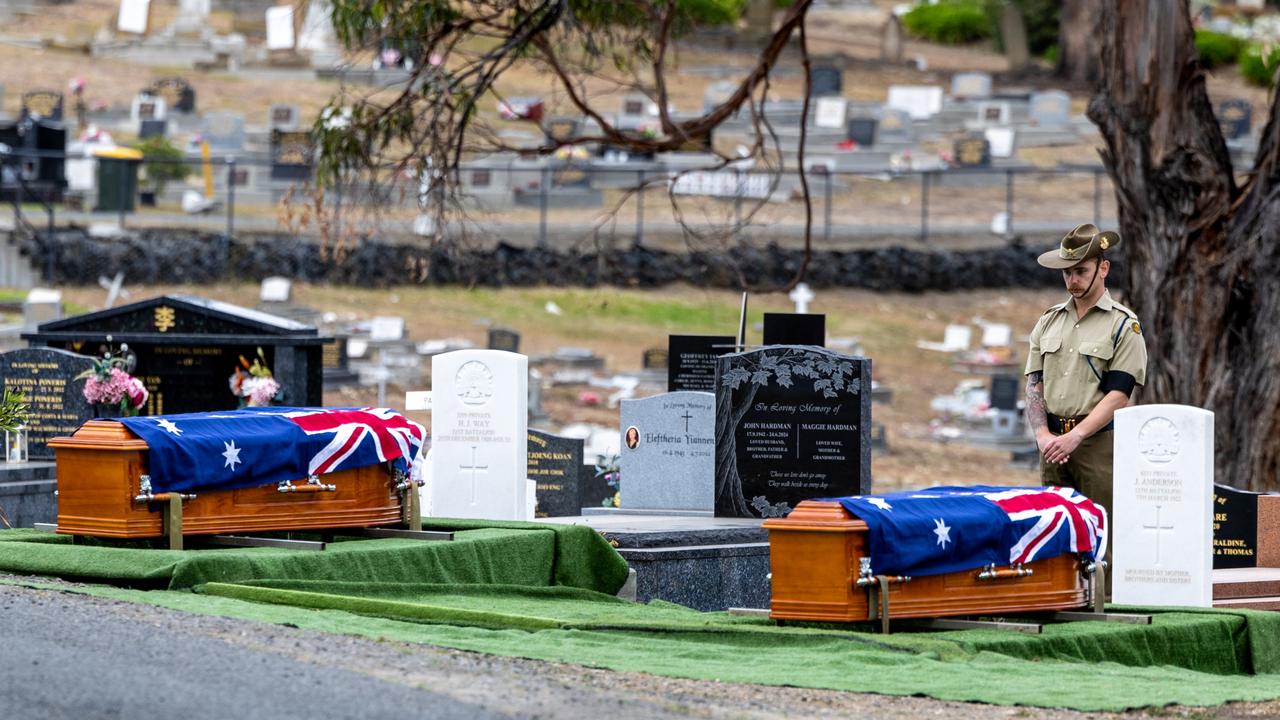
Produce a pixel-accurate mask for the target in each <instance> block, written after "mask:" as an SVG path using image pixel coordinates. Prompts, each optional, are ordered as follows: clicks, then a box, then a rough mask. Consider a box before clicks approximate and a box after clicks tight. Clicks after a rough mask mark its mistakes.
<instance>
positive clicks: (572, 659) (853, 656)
mask: <svg viewBox="0 0 1280 720" xmlns="http://www.w3.org/2000/svg"><path fill="white" fill-rule="evenodd" d="M24 584H34V585H37V586H38V585H39V583H24ZM270 584H272V585H275V584H280V583H270ZM50 587H52V586H50ZM310 588H311V589H309V590H297V589H287V588H281V587H262V586H249V585H241V586H231V585H227V584H210V585H206V586H204V587H202V588H200V591H201V592H198V593H191V592H173V591H150V592H146V591H140V590H132V589H122V588H115V587H105V586H89V587H85V588H77V589H75V590H73V591H74V592H85V593H89V594H93V595H97V596H102V597H109V598H115V599H120V600H127V601H132V602H143V603H150V604H153V605H157V606H162V607H168V608H172V609H176V610H182V611H187V612H195V613H202V614H210V615H219V616H225V617H234V618H241V619H247V620H256V621H261V622H268V623H276V624H289V625H292V626H296V627H300V628H306V629H312V630H318V631H323V632H332V633H344V634H350V635H357V636H363V637H368V638H373V639H377V640H389V641H402V642H409V643H426V644H431V645H436V646H441V647H449V648H456V649H460V650H471V651H477V652H486V653H492V654H495V655H502V656H509V657H523V658H531V659H537V660H548V661H557V662H568V663H575V664H578V665H585V666H590V667H599V668H606V669H610V670H615V671H635V672H646V673H651V674H656V675H665V676H671V677H683V678H693V679H701V680H715V681H721V682H743V683H756V684H764V685H787V686H795V687H810V688H827V689H834V690H848V691H856V692H873V693H882V694H888V695H925V696H928V697H933V698H938V699H942V700H958V701H976V702H985V703H993V704H1000V705H1027V706H1032V707H1058V708H1070V709H1075V710H1084V711H1120V710H1125V709H1132V708H1139V707H1160V706H1164V705H1168V704H1183V705H1218V704H1221V703H1225V702H1232V701H1261V700H1272V699H1276V698H1280V675H1273V674H1259V675H1245V674H1217V673H1213V672H1204V671H1197V670H1192V669H1187V668H1185V667H1176V666H1174V665H1173V664H1171V663H1173V662H1177V661H1181V660H1185V657H1163V658H1155V659H1156V661H1157V662H1160V663H1162V664H1155V665H1145V666H1133V665H1124V664H1121V663H1119V662H1115V661H1110V660H1108V661H1097V660H1073V659H1069V658H1068V657H1067V656H1066V655H1064V654H1063V648H1062V647H1057V648H1054V647H1052V644H1050V645H1046V646H1045V647H1044V649H1042V651H1040V652H1033V651H1032V648H1033V647H1034V646H1035V644H1036V643H1035V642H1034V641H1035V640H1036V637H1035V636H1026V638H1029V639H1030V640H1031V641H1032V642H1027V641H1026V640H1025V639H1024V638H1023V636H1021V635H1014V634H1012V633H1002V632H996V631H988V630H981V631H963V632H946V633H900V634H893V635H889V636H881V635H876V634H872V633H869V632H866V631H854V630H850V629H846V628H837V627H824V628H817V627H801V628H793V627H789V626H788V627H776V626H774V625H773V624H772V623H769V622H767V621H764V620H760V619H750V618H735V617H730V616H727V615H725V614H723V613H698V612H696V611H693V610H689V609H687V608H680V607H679V606H673V605H671V604H669V603H654V604H651V605H637V604H635V603H628V602H625V601H619V600H617V599H616V598H612V597H609V596H595V595H594V594H593V593H589V592H583V591H581V590H578V589H574V588H564V587H558V588H539V589H528V588H520V589H510V588H500V587H492V586H490V587H483V588H468V587H459V586H451V587H445V586H434V587H433V586H432V585H418V586H414V587H406V588H401V589H396V588H393V587H389V586H388V587H383V586H374V587H368V588H367V592H357V593H353V594H349V595H348V594H341V593H339V594H335V593H325V592H316V591H317V590H320V589H321V588H320V586H319V584H311V585H310ZM57 589H65V588H57ZM328 589H329V590H340V591H342V592H343V593H347V592H350V591H351V590H353V589H354V586H353V585H345V586H331V587H329V588H328ZM214 593H219V594H214ZM232 595H235V596H243V597H254V598H256V601H249V600H245V599H241V597H230V596H232ZM311 596H320V597H311ZM320 598H324V599H320ZM267 600H271V602H267ZM343 604H346V606H347V607H348V608H349V609H348V610H339V609H332V608H326V609H317V608H319V607H321V606H324V605H331V606H333V607H337V606H340V605H343ZM402 606H405V607H402ZM463 611H465V612H463ZM393 618H399V619H393ZM1250 622H1251V620H1250V619H1248V618H1246V617H1245V616H1244V615H1241V614H1237V613H1224V612H1160V613H1158V614H1157V615H1156V622H1155V624H1153V625H1152V626H1150V627H1147V628H1146V629H1145V631H1141V632H1138V633H1136V634H1135V628H1142V626H1126V625H1120V624H1112V623H1074V624H1063V625H1051V626H1048V627H1046V634H1047V635H1046V637H1049V638H1054V637H1059V636H1062V637H1068V636H1072V635H1077V634H1081V633H1083V634H1086V635H1090V634H1096V635H1097V637H1096V638H1095V640H1094V642H1095V645H1096V646H1097V647H1102V646H1104V645H1107V644H1128V645H1143V644H1146V643H1151V641H1152V640H1153V639H1154V638H1156V637H1158V636H1159V635H1160V634H1163V633H1166V632H1168V631H1169V630H1170V629H1177V630H1178V631H1179V632H1183V633H1189V634H1192V635H1197V636H1199V637H1202V638H1204V639H1207V640H1210V641H1211V642H1212V643H1213V644H1212V645H1211V646H1208V647H1204V648H1202V649H1201V650H1200V651H1199V652H1200V654H1203V655H1214V654H1217V655H1232V656H1234V655H1236V653H1237V650H1236V648H1234V647H1226V646H1224V644H1223V640H1222V638H1223V637H1225V636H1227V635H1230V636H1232V637H1233V638H1234V639H1233V640H1232V644H1234V643H1235V642H1236V641H1237V639H1241V638H1247V636H1248V634H1249V633H1248V632H1247V631H1246V629H1245V626H1246V625H1247V624H1248V623H1250ZM1263 630H1266V629H1265V628H1264V629H1263ZM1107 635H1114V637H1113V638H1111V639H1110V640H1103V639H1102V638H1103V637H1105V636H1107ZM1215 638H1216V639H1215ZM1011 641H1012V642H1015V643H1016V644H1017V645H1018V647H1017V648H1016V650H1015V652H1016V655H1011V654H1005V653H1004V652H998V651H997V650H1005V651H1007V650H1009V648H1010V647H1011V646H1010V645H1008V644H1007V643H1009V642H1011ZM1243 641H1244V642H1247V639H1245V640H1243ZM1168 645H1170V643H1164V644H1163V645H1161V644H1160V643H1152V644H1151V645H1150V647H1152V648H1153V650H1154V649H1156V648H1160V647H1165V646H1168ZM1173 645H1177V643H1173ZM1064 647H1069V645H1067V646H1064ZM1194 662H1199V661H1194ZM1208 664H1209V665H1215V664H1216V665H1221V666H1223V667H1226V666H1228V665H1230V664H1231V662H1230V661H1227V662H1222V661H1218V662H1215V663H1208Z"/></svg>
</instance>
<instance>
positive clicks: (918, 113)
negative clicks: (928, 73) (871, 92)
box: [885, 85, 942, 120]
mask: <svg viewBox="0 0 1280 720" xmlns="http://www.w3.org/2000/svg"><path fill="white" fill-rule="evenodd" d="M885 106H886V107H888V108H889V109H891V110H903V111H905V112H906V113H907V114H908V115H910V116H911V118H912V119H913V120H927V119H928V118H931V117H933V116H934V115H937V114H938V113H939V112H940V111H941V110H942V88H940V87H938V86H936V85H890V86H889V98H888V100H887V101H886V103H885Z"/></svg>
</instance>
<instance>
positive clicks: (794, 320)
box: [764, 313, 827, 347]
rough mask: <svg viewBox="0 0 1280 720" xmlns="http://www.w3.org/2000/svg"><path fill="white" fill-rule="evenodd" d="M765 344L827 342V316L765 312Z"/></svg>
mask: <svg viewBox="0 0 1280 720" xmlns="http://www.w3.org/2000/svg"><path fill="white" fill-rule="evenodd" d="M764 344H765V345H815V346H817V347H823V346H825V345H826V344H827V316H826V315H819V314H814V313H806V314H801V313H765V314H764Z"/></svg>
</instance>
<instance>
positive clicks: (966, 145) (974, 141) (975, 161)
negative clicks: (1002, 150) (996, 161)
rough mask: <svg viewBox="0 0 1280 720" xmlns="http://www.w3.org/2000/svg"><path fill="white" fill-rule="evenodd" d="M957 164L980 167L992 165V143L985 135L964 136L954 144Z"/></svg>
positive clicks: (966, 166) (965, 166)
mask: <svg viewBox="0 0 1280 720" xmlns="http://www.w3.org/2000/svg"><path fill="white" fill-rule="evenodd" d="M953 150H954V152H955V159H956V165H958V166H960V167H964V168H980V167H988V166H990V165H991V143H989V142H987V139H986V138H984V137H963V138H960V139H959V140H956V143H955V145H954V146H953Z"/></svg>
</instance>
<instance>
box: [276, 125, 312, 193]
mask: <svg viewBox="0 0 1280 720" xmlns="http://www.w3.org/2000/svg"><path fill="white" fill-rule="evenodd" d="M314 154H315V149H314V147H313V145H312V142H311V133H310V132H308V131H306V130H298V131H289V132H286V131H284V130H272V131H271V179H272V180H303V181H305V180H310V179H311V163H312V159H313V155H314Z"/></svg>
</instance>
